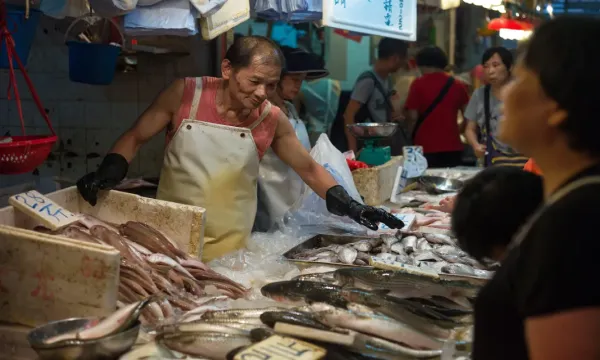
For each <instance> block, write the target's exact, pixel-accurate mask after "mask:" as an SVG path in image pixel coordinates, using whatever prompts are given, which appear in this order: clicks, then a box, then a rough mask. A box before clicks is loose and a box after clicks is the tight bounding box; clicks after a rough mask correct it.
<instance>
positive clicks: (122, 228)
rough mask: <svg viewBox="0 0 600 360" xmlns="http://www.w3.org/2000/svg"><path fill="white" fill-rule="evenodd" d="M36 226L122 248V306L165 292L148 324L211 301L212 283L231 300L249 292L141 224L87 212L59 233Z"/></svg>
mask: <svg viewBox="0 0 600 360" xmlns="http://www.w3.org/2000/svg"><path fill="white" fill-rule="evenodd" d="M35 230H36V231H40V232H44V233H50V234H53V235H61V236H65V237H68V238H71V239H76V240H80V241H85V242H91V243H99V244H104V245H108V246H112V247H114V248H115V249H117V250H118V251H119V252H120V253H121V266H120V273H119V299H118V300H119V305H120V306H123V305H125V304H130V303H134V302H137V301H139V300H141V299H143V298H146V297H148V296H150V295H155V294H164V295H166V296H165V298H164V299H163V300H162V301H159V302H157V303H156V302H152V303H151V304H150V306H149V307H148V308H147V309H146V311H144V313H143V316H142V320H143V321H144V322H146V323H157V322H161V321H162V320H164V319H165V318H167V317H171V316H173V315H174V314H175V312H174V310H175V309H174V308H178V309H180V310H183V311H189V310H192V309H195V308H197V307H198V306H201V305H204V304H206V302H207V297H206V295H207V294H206V291H205V290H206V287H207V286H209V285H212V286H214V287H215V288H216V289H217V292H219V293H220V294H222V295H224V296H227V297H229V298H232V299H237V298H240V297H244V296H245V295H246V294H247V291H248V289H246V288H244V287H243V286H242V285H240V284H238V283H236V282H234V281H233V280H231V279H229V278H227V277H225V276H223V275H220V274H218V273H217V272H215V271H213V270H211V269H210V268H209V267H208V266H206V265H205V264H204V263H202V262H201V261H200V260H198V259H195V258H192V257H190V256H188V255H187V254H186V253H185V252H183V251H181V250H180V249H179V248H178V247H177V245H176V243H175V242H174V241H173V240H171V239H169V238H168V237H167V236H166V235H164V234H163V233H162V232H160V231H159V230H157V229H154V228H153V227H151V226H149V225H146V224H144V223H141V222H135V221H129V222H127V223H125V224H122V225H115V224H109V223H106V222H103V221H101V220H99V219H97V218H94V217H92V216H89V215H83V216H82V218H81V220H80V221H79V222H78V223H76V224H74V225H70V226H67V227H66V228H64V229H60V230H58V231H55V232H53V231H51V230H48V229H46V228H43V227H36V228H35ZM209 299H213V298H209Z"/></svg>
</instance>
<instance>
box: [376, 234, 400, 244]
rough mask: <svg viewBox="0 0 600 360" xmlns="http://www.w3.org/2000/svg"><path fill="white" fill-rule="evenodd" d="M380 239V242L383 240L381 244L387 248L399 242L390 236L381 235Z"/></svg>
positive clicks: (393, 236)
mask: <svg viewBox="0 0 600 360" xmlns="http://www.w3.org/2000/svg"><path fill="white" fill-rule="evenodd" d="M380 238H381V240H383V243H384V244H386V245H387V246H392V244H395V243H397V242H398V241H400V239H398V238H397V237H396V236H395V235H391V234H384V235H381V236H380Z"/></svg>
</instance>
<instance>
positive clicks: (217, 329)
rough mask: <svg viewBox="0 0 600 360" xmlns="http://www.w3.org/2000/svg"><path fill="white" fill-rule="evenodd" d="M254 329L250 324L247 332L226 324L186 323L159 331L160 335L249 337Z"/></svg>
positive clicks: (168, 326)
mask: <svg viewBox="0 0 600 360" xmlns="http://www.w3.org/2000/svg"><path fill="white" fill-rule="evenodd" d="M254 327H255V325H254V324H251V325H250V327H249V328H248V329H247V330H244V329H240V328H235V327H231V326H228V324H227V323H209V322H187V323H181V324H172V325H165V326H163V327H161V328H160V329H159V332H161V333H174V332H179V333H185V332H187V333H221V334H233V335H249V334H250V330H252V329H253V328H254Z"/></svg>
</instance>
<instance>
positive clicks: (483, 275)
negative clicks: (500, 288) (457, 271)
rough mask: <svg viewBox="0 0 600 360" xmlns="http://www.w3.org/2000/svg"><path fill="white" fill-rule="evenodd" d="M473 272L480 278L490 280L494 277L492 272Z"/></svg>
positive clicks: (474, 270)
mask: <svg viewBox="0 0 600 360" xmlns="http://www.w3.org/2000/svg"><path fill="white" fill-rule="evenodd" d="M473 272H474V273H475V276H477V277H481V278H486V279H491V278H492V277H493V276H494V272H493V271H487V270H481V269H473Z"/></svg>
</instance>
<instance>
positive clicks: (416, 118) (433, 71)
mask: <svg viewBox="0 0 600 360" xmlns="http://www.w3.org/2000/svg"><path fill="white" fill-rule="evenodd" d="M416 62H417V66H418V67H419V70H420V71H421V74H422V75H421V76H420V77H419V78H417V79H415V80H414V81H413V82H412V84H411V85H410V89H409V91H408V97H407V98H406V103H405V104H404V109H405V110H406V123H407V128H408V129H412V139H413V145H419V146H422V147H423V152H424V154H425V158H427V163H428V166H429V167H430V168H440V167H455V166H459V165H461V164H462V153H463V144H462V142H461V141H460V134H461V130H460V129H459V125H458V114H459V112H463V113H464V110H465V107H466V106H467V104H468V103H469V94H468V92H467V86H466V85H465V84H464V83H462V82H461V81H458V80H455V79H454V78H453V77H452V76H450V75H448V74H447V73H446V72H445V71H444V69H445V68H446V66H448V57H447V56H446V54H445V53H444V51H443V50H442V49H440V48H439V47H437V46H430V47H426V48H424V49H422V50H421V51H419V52H418V53H417V56H416Z"/></svg>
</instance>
